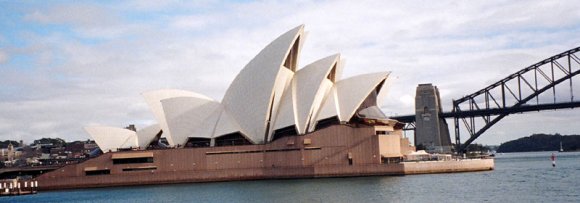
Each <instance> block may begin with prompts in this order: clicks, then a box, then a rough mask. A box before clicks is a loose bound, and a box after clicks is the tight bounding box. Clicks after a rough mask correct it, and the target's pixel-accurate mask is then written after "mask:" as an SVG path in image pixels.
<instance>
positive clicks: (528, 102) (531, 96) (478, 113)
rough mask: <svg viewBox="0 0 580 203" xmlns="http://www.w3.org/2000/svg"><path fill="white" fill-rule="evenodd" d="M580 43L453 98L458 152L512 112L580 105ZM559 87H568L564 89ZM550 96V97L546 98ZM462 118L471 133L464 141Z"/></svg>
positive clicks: (444, 115)
mask: <svg viewBox="0 0 580 203" xmlns="http://www.w3.org/2000/svg"><path fill="white" fill-rule="evenodd" d="M579 51H580V47H577V48H574V49H571V50H568V51H565V52H562V53H560V54H557V55H554V56H552V57H550V58H547V59H545V60H543V61H540V62H538V63H536V64H534V65H531V66H529V67H527V68H524V69H522V70H520V71H518V72H516V73H514V74H511V75H509V76H507V77H506V78H504V79H502V80H500V81H498V82H496V83H494V84H492V85H490V86H487V87H485V88H483V89H481V90H479V91H477V92H475V93H473V94H470V95H468V96H465V97H463V98H460V99H457V100H453V111H452V112H446V113H442V115H441V117H444V118H453V119H454V124H455V144H456V150H457V152H460V153H461V152H465V149H466V148H467V146H469V145H470V144H471V143H472V142H473V141H474V140H475V139H477V138H478V137H479V136H481V135H482V134H483V133H484V132H485V131H486V130H488V129H489V128H490V127H492V126H493V125H494V124H496V123H497V122H498V121H500V120H501V119H502V118H504V117H506V116H508V115H509V114H514V113H522V112H529V111H541V110H548V109H563V108H575V107H580V101H575V100H574V91H573V80H572V79H573V77H574V76H576V75H578V74H580V58H579V57H578V56H577V55H576V53H577V52H579ZM560 89H566V90H568V89H569V92H567V93H562V91H561V90H560ZM546 100H549V101H546ZM460 122H461V123H463V126H464V127H465V130H466V131H467V132H468V133H469V135H470V136H469V139H468V140H467V141H465V142H464V143H463V144H461V141H460V131H461V129H460Z"/></svg>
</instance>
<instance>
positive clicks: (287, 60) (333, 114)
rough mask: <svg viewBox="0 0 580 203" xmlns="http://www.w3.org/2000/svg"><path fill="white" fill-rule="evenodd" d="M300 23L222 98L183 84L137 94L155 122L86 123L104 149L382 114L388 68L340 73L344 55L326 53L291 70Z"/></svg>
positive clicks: (203, 141)
mask: <svg viewBox="0 0 580 203" xmlns="http://www.w3.org/2000/svg"><path fill="white" fill-rule="evenodd" d="M304 38H305V37H304V26H303V25H301V26H298V27H296V28H294V29H292V30H290V31H288V32H286V33H284V34H282V35H281V36H279V37H278V38H277V39H275V40H274V41H273V42H271V43H270V44H269V45H267V46H266V47H265V48H264V49H263V50H262V51H260V53H259V54H258V55H256V56H255V57H254V58H253V59H252V60H251V61H250V62H249V63H248V64H247V65H246V66H245V67H244V68H243V69H242V70H241V71H240V73H239V74H238V75H237V77H236V78H235V79H234V80H233V82H232V83H231V85H230V86H229V88H228V90H227V91H226V93H225V96H224V97H223V100H222V101H221V102H219V101H215V100H213V99H211V98H209V97H207V96H204V95H201V94H198V93H194V92H188V91H185V90H174V89H164V90H156V91H150V92H145V93H143V96H144V98H145V101H146V102H147V104H148V105H149V107H150V108H151V110H152V112H153V114H154V115H155V118H156V120H157V121H158V124H155V125H153V126H149V127H146V128H144V129H143V130H140V131H137V132H133V131H131V130H127V129H122V128H115V127H107V126H90V127H86V128H85V130H86V131H87V132H88V133H89V134H90V135H91V136H92V137H93V138H94V139H95V141H96V143H97V144H98V145H99V147H100V148H101V150H102V151H103V152H114V151H117V150H119V149H127V148H141V149H145V148H147V147H148V145H149V144H150V143H151V142H152V141H155V140H156V138H158V137H156V136H157V135H161V136H162V137H165V138H166V140H167V143H168V144H169V146H172V147H187V146H223V145H228V144H230V143H231V142H235V143H240V142H241V143H248V144H264V143H268V142H271V141H272V140H275V139H277V138H279V137H283V136H288V135H302V134H307V133H311V132H313V131H315V130H316V129H317V126H320V125H324V124H325V123H326V124H328V123H347V122H349V121H350V120H351V119H352V118H353V117H354V116H355V115H356V114H360V113H363V114H364V113H367V114H368V115H369V116H374V117H377V118H381V119H386V117H385V116H384V114H383V113H382V112H381V110H380V109H379V107H378V104H380V98H382V96H383V94H384V93H385V92H386V91H385V90H384V89H385V88H387V85H386V80H387V79H388V78H389V72H379V73H370V74H364V75H359V76H354V77H351V78H345V79H341V72H342V68H343V60H341V57H340V54H334V55H330V56H328V57H325V58H322V59H320V60H317V61H315V62H313V63H311V64H308V65H306V66H304V67H303V68H301V69H298V62H299V56H300V51H301V48H302V44H303V42H304Z"/></svg>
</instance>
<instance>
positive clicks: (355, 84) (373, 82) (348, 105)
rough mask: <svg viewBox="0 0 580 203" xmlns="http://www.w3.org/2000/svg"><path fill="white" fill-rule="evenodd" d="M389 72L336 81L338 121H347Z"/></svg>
mask: <svg viewBox="0 0 580 203" xmlns="http://www.w3.org/2000/svg"><path fill="white" fill-rule="evenodd" d="M389 74H390V73H389V72H380V73H370V74H364V75H358V76H354V77H351V78H347V79H344V80H341V81H339V82H337V83H336V90H337V96H338V103H339V109H340V111H339V119H340V121H345V122H346V121H349V120H350V118H351V117H352V116H353V115H354V113H355V111H356V110H357V109H358V107H359V106H360V105H361V104H362V102H363V101H364V100H365V99H366V98H367V97H368V96H369V94H370V93H371V92H372V91H373V90H374V89H375V88H376V87H377V85H379V84H380V83H381V82H383V81H384V80H386V79H387V77H388V76H389Z"/></svg>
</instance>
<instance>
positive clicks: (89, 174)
mask: <svg viewBox="0 0 580 203" xmlns="http://www.w3.org/2000/svg"><path fill="white" fill-rule="evenodd" d="M385 127H386V128H388V127H389V126H374V127H373V126H352V125H332V126H330V127H327V128H324V129H321V130H318V131H315V132H313V133H310V134H306V135H301V136H286V137H282V138H279V139H277V140H274V141H273V142H271V143H268V144H262V145H240V146H220V147H200V148H170V149H156V150H133V151H118V152H112V153H105V154H102V155H100V156H99V157H96V158H93V159H90V160H87V161H85V162H82V163H79V164H74V165H68V166H65V167H63V168H60V169H57V170H54V171H52V172H49V173H45V174H43V175H41V176H39V177H37V178H36V180H37V181H38V186H39V189H41V190H51V189H65V188H87V187H108V186H127V185H143V184H165V183H182V182H211V181H232V180H255V179H272V178H316V177H344V176H371V175H405V174H418V173H443V172H462V171H480V170H492V169H493V167H494V164H493V159H477V160H444V161H422V162H401V161H402V158H403V157H404V156H405V154H411V153H414V147H412V146H411V145H409V142H408V140H407V138H403V137H402V136H401V131H400V130H395V131H388V130H386V129H383V128H385ZM390 129H392V127H391V128H390Z"/></svg>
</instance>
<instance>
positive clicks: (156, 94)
mask: <svg viewBox="0 0 580 203" xmlns="http://www.w3.org/2000/svg"><path fill="white" fill-rule="evenodd" d="M142 95H143V97H144V98H145V102H147V104H148V105H149V108H151V111H152V112H153V115H154V116H155V119H156V120H157V122H159V127H160V128H161V129H162V130H163V135H162V136H163V137H165V138H167V142H168V143H169V145H171V146H173V145H174V142H173V138H172V136H171V132H170V131H169V129H168V128H167V120H166V116H165V113H164V112H163V107H162V106H161V100H164V99H169V98H175V97H195V98H200V99H206V100H211V98H209V97H207V96H204V95H201V94H198V93H195V92H190V91H185V90H177V89H162V90H155V91H150V92H145V93H143V94H142Z"/></svg>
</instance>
